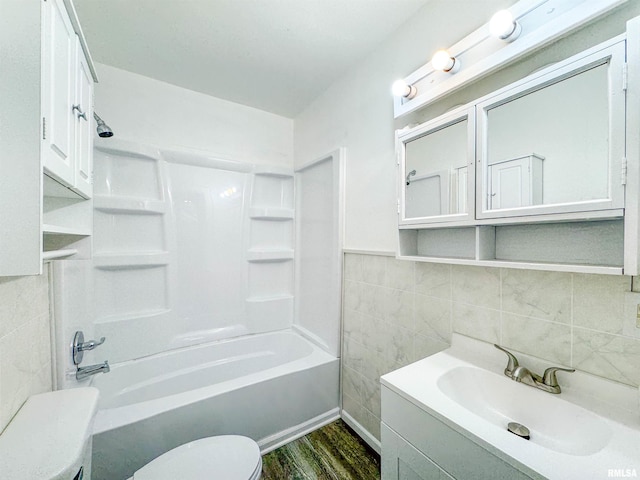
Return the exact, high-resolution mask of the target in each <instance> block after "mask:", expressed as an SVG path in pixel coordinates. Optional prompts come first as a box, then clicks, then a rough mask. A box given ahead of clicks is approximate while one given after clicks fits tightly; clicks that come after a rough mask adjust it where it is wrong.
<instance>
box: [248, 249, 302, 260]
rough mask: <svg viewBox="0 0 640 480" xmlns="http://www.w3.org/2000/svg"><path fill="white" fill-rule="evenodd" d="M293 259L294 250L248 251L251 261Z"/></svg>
mask: <svg viewBox="0 0 640 480" xmlns="http://www.w3.org/2000/svg"><path fill="white" fill-rule="evenodd" d="M292 259H293V250H291V249H279V250H275V249H274V250H258V249H252V250H249V251H247V261H248V262H251V263H264V262H286V261H289V260H292Z"/></svg>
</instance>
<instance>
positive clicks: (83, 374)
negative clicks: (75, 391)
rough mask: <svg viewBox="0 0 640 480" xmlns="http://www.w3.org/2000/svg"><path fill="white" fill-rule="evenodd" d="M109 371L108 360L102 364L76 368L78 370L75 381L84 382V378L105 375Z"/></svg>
mask: <svg viewBox="0 0 640 480" xmlns="http://www.w3.org/2000/svg"><path fill="white" fill-rule="evenodd" d="M110 370H111V368H109V361H108V360H105V361H104V363H99V364H96V365H89V366H88V367H78V370H77V371H76V380H84V379H85V378H89V377H90V376H91V375H95V374H96V373H101V372H102V373H107V372H109V371H110Z"/></svg>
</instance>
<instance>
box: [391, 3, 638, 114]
mask: <svg viewBox="0 0 640 480" xmlns="http://www.w3.org/2000/svg"><path fill="white" fill-rule="evenodd" d="M626 2H627V0H563V1H559V0H520V1H519V2H518V3H516V4H514V5H512V6H511V8H509V12H510V13H511V14H512V15H513V19H514V20H515V21H516V22H517V24H519V26H520V28H521V32H518V33H519V36H518V38H517V40H515V41H511V42H509V41H506V40H501V39H499V38H496V37H494V36H492V35H491V33H490V29H489V22H487V23H486V24H485V25H483V26H482V27H480V28H479V29H477V30H476V31H474V32H472V33H471V34H469V35H467V36H466V37H465V38H464V39H462V40H461V41H459V42H458V43H456V44H455V45H453V46H451V47H450V48H448V49H447V51H448V52H449V54H450V56H451V58H454V59H455V60H456V61H457V62H459V65H463V66H462V67H459V68H460V70H459V71H458V72H457V73H456V74H455V75H449V74H447V75H445V74H443V72H442V71H439V70H435V69H434V68H433V66H432V64H431V62H429V63H427V64H425V65H424V66H422V67H420V68H419V69H418V70H416V71H415V72H413V73H411V74H410V75H408V76H407V77H405V78H404V79H403V80H404V82H405V84H407V85H411V86H412V87H414V88H415V89H416V91H417V94H416V95H415V96H414V97H412V98H409V97H398V96H396V97H394V117H395V118H398V117H401V116H402V115H406V114H407V113H410V112H413V111H415V110H417V109H418V108H420V107H422V106H425V105H429V104H430V103H433V102H435V101H437V100H439V99H440V98H442V97H444V96H445V95H448V94H450V93H451V92H453V91H455V90H458V89H460V88H462V87H464V86H465V85H468V84H469V83H471V82H473V81H476V80H478V79H480V78H482V77H485V76H487V75H489V74H491V73H493V72H495V71H497V70H500V69H501V68H504V67H505V66H507V65H508V64H510V63H512V62H514V61H516V60H517V59H519V58H521V57H523V56H525V55H527V54H529V53H531V52H533V51H534V50H536V49H538V48H541V47H543V46H545V45H548V44H549V43H551V42H553V41H554V40H556V39H558V38H560V37H562V36H565V35H566V34H567V33H569V32H571V31H573V30H576V29H577V28H579V27H580V26H582V25H584V24H585V23H587V22H590V21H592V20H594V19H596V18H598V17H600V16H602V15H603V14H605V13H607V12H608V11H609V10H611V9H613V8H615V7H617V6H619V5H622V4H623V3H626ZM514 33H515V31H514ZM512 40H513V39H512ZM487 52H490V53H487ZM431 53H433V52H431ZM426 54H427V55H429V52H426ZM450 73H451V72H450Z"/></svg>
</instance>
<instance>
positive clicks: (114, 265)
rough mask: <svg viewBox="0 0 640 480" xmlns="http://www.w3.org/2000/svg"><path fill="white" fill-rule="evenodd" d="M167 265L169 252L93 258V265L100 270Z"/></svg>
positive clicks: (107, 255)
mask: <svg viewBox="0 0 640 480" xmlns="http://www.w3.org/2000/svg"><path fill="white" fill-rule="evenodd" d="M168 264H169V252H149V253H127V254H121V253H114V254H101V255H94V256H93V265H94V266H95V267H96V268H99V269H101V270H119V269H123V268H136V267H153V266H162V265H168Z"/></svg>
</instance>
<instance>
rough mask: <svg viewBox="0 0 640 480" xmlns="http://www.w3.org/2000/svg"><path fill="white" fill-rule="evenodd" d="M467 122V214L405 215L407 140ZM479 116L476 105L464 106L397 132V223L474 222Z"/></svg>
mask: <svg viewBox="0 0 640 480" xmlns="http://www.w3.org/2000/svg"><path fill="white" fill-rule="evenodd" d="M465 120H466V121H467V139H466V143H467V211H466V213H450V214H446V215H434V216H429V217H411V218H407V216H406V189H405V179H406V175H407V168H406V151H407V148H406V146H407V143H409V142H411V141H413V140H416V139H418V138H421V137H424V136H426V135H430V134H432V133H435V132H438V131H440V130H443V129H445V128H447V127H450V126H452V125H455V124H457V123H460V122H463V121H465ZM475 132H476V119H475V109H474V106H473V104H467V105H462V106H460V107H456V108H455V109H453V110H451V111H449V112H447V113H445V114H444V115H441V116H439V117H437V118H435V119H433V120H431V121H429V122H426V123H422V124H420V125H418V126H416V127H413V128H410V129H408V130H398V131H397V132H396V142H397V143H396V151H397V152H398V153H397V162H398V182H397V185H398V223H399V225H420V224H433V223H447V222H456V224H458V223H465V222H466V223H469V224H473V221H474V214H475V194H474V191H475V178H476V175H475V164H476V160H475V156H476V151H475V148H476V141H475Z"/></svg>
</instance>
